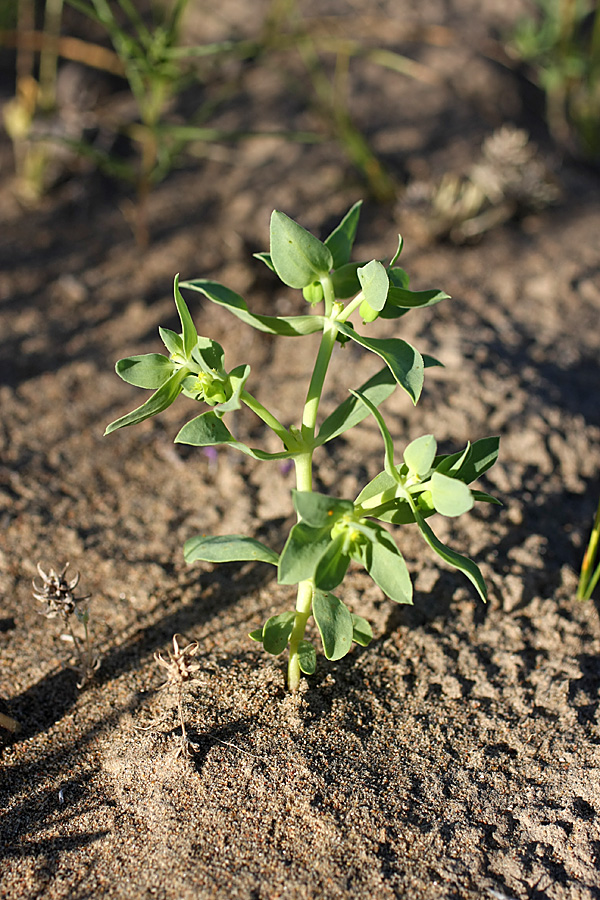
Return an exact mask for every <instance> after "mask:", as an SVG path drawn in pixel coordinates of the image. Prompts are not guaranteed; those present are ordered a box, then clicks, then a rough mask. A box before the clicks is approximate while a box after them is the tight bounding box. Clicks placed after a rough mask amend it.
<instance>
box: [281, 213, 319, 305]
mask: <svg viewBox="0 0 600 900" xmlns="http://www.w3.org/2000/svg"><path fill="white" fill-rule="evenodd" d="M270 252H271V261H272V263H273V266H274V267H275V271H276V272H277V275H278V276H279V278H280V279H281V280H282V281H283V283H284V284H287V285H288V286H289V287H293V288H304V287H306V286H307V285H308V284H311V283H312V282H313V281H318V280H319V277H320V276H321V275H326V274H327V273H328V272H329V270H330V269H331V268H332V266H333V258H332V256H331V252H330V251H329V249H328V248H327V247H326V246H325V244H323V243H321V241H320V240H318V238H316V237H314V236H313V235H312V234H310V232H308V231H306V229H305V228H302V226H301V225H298V223H297V222H294V220H293V219H290V218H289V216H286V215H285V213H282V212H279V211H278V210H274V211H273V214H272V215H271V248H270Z"/></svg>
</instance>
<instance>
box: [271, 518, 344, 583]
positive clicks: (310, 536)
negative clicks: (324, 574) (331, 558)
mask: <svg viewBox="0 0 600 900" xmlns="http://www.w3.org/2000/svg"><path fill="white" fill-rule="evenodd" d="M330 532H331V529H330V528H313V527H312V526H311V525H307V524H306V523H305V522H297V523H296V525H294V527H293V528H292V529H291V531H290V533H289V536H288V539H287V541H286V542H285V546H284V548H283V550H282V551H281V556H280V557H279V568H278V571H277V581H278V583H279V584H298V582H300V581H307V580H308V579H309V578H312V577H313V575H314V572H315V569H316V568H317V564H318V562H319V560H320V558H321V556H322V555H323V553H324V552H325V550H326V549H327V547H328V545H329V544H330V542H331V538H330Z"/></svg>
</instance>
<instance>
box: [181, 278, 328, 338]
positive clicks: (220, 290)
mask: <svg viewBox="0 0 600 900" xmlns="http://www.w3.org/2000/svg"><path fill="white" fill-rule="evenodd" d="M181 287H182V288H187V289H189V290H191V291H197V292H198V293H200V294H204V296H205V297H207V298H208V299H209V300H211V301H212V302H213V303H216V304H217V306H223V307H224V308H225V309H227V310H229V312H230V313H232V314H233V315H234V316H236V317H237V318H238V319H240V320H241V321H242V322H245V324H246V325H251V326H252V327H253V328H256V329H257V330H258V331H264V332H265V333H266V334H280V335H283V336H284V337H300V336H302V335H305V334H314V333H315V332H316V331H322V330H323V325H324V323H325V319H324V318H323V316H287V317H286V316H258V315H254V313H251V312H250V311H249V309H248V306H247V304H246V301H245V300H244V299H243V298H242V297H240V295H239V294H236V293H235V291H232V290H230V289H229V288H227V287H225V286H224V285H222V284H218V282H216V281H207V280H205V279H203V278H197V279H195V280H194V281H183V282H182V283H181Z"/></svg>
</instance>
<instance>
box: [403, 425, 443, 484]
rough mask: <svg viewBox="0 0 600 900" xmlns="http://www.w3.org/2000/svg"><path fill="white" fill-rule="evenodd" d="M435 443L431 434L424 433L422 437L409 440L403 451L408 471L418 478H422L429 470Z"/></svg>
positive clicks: (435, 448) (435, 446) (433, 455)
mask: <svg viewBox="0 0 600 900" xmlns="http://www.w3.org/2000/svg"><path fill="white" fill-rule="evenodd" d="M436 450H437V443H436V440H435V438H434V436H433V435H432V434H424V435H423V436H422V437H419V438H417V439H416V440H414V441H411V442H410V444H409V445H408V447H407V448H406V450H405V451H404V462H405V463H406V465H407V466H408V468H409V471H410V472H412V474H413V475H416V476H417V477H418V478H424V477H425V476H426V475H428V474H429V472H430V471H431V467H432V465H433V460H434V459H435V451H436Z"/></svg>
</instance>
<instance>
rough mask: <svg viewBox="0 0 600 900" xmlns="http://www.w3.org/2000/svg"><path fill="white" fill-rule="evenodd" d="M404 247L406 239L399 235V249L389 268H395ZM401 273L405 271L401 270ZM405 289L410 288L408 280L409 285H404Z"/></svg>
mask: <svg viewBox="0 0 600 900" xmlns="http://www.w3.org/2000/svg"><path fill="white" fill-rule="evenodd" d="M403 247H404V238H403V237H402V235H401V234H399V235H398V247H397V249H396V252H395V253H394V255H393V256H392V258H391V260H390V266H389V267H390V269H393V268H394V264H395V263H396V261H397V260H398V257H399V256H400V254H401V253H402V248H403ZM400 271H404V270H403V269H401V270H400ZM407 279H408V276H407ZM403 287H408V280H407V283H406V284H405V285H403Z"/></svg>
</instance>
